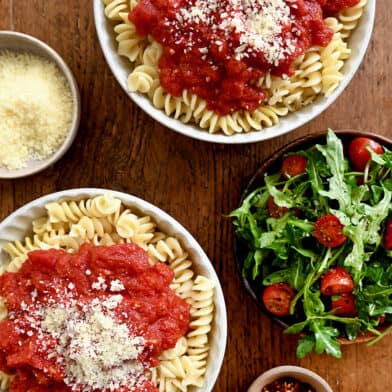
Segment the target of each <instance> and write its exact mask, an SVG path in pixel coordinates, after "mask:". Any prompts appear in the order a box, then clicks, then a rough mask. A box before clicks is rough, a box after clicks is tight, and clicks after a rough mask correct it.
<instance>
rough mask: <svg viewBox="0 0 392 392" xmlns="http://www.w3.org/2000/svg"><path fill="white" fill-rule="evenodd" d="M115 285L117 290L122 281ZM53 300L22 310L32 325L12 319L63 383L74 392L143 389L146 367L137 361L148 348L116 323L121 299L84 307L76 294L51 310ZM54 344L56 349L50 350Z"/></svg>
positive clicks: (112, 297) (111, 297)
mask: <svg viewBox="0 0 392 392" xmlns="http://www.w3.org/2000/svg"><path fill="white" fill-rule="evenodd" d="M113 282H115V285H117V284H118V282H120V281H116V280H115V281H113ZM69 285H73V284H71V283H70V284H69ZM69 285H68V286H69ZM50 299H53V298H51V297H49V300H48V304H36V303H32V304H31V305H27V304H24V306H22V308H24V310H25V311H26V312H28V313H29V316H28V317H27V318H26V320H27V321H28V324H26V323H25V322H23V324H19V319H15V314H14V313H13V312H10V315H9V317H10V319H11V320H14V322H15V323H16V324H17V325H20V327H19V326H18V327H17V328H16V331H17V332H18V333H20V334H26V335H27V336H29V337H31V336H33V335H34V333H36V335H37V342H39V348H38V350H39V351H40V352H41V353H43V354H44V355H46V358H47V359H48V360H55V361H56V363H57V364H58V365H60V366H61V368H62V372H63V374H64V383H65V384H66V385H67V386H68V387H69V388H70V390H72V391H83V392H95V391H97V390H99V391H118V390H122V389H123V388H125V387H126V388H129V390H133V388H136V387H138V386H139V387H140V386H141V385H143V383H144V382H145V381H146V380H147V378H146V377H147V376H146V365H145V364H144V363H143V362H141V361H140V360H139V356H140V354H141V353H142V352H143V351H144V350H145V348H146V346H147V345H148V343H147V342H146V341H145V339H144V337H142V336H137V335H135V334H134V333H133V332H132V330H131V329H130V328H129V326H128V325H127V324H125V323H121V322H119V321H117V320H116V317H115V314H114V313H113V310H114V309H116V308H117V306H118V305H119V304H120V303H121V301H122V299H123V297H122V296H121V295H119V294H117V295H109V296H108V297H107V298H106V299H102V298H94V299H92V300H91V301H89V302H86V303H80V302H79V301H78V300H76V299H75V298H74V296H73V294H72V292H65V293H64V297H63V298H62V300H61V301H60V302H58V301H53V302H56V303H54V304H49V303H51V302H52V301H50ZM26 327H27V328H28V329H26ZM51 341H52V342H53V341H54V342H56V344H55V345H52V344H49V345H48V342H51ZM43 370H44V371H47V369H46V368H44V369H43Z"/></svg>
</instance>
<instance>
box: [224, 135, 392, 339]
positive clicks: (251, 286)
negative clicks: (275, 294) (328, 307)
mask: <svg viewBox="0 0 392 392" xmlns="http://www.w3.org/2000/svg"><path fill="white" fill-rule="evenodd" d="M335 134H336V136H337V137H338V138H339V139H341V141H342V142H343V151H344V155H345V156H347V154H348V147H349V143H350V142H351V141H352V140H353V139H354V138H370V139H372V140H374V141H375V142H377V143H379V144H380V145H381V146H384V147H385V148H386V149H388V150H389V151H390V150H391V149H392V140H390V139H388V138H386V137H384V136H381V135H377V134H374V133H373V132H370V131H358V130H352V129H344V130H338V131H335ZM325 140H326V132H325V131H324V132H318V133H313V134H309V135H306V136H303V137H300V138H298V139H296V140H294V141H293V142H291V143H289V144H287V145H285V146H283V147H282V148H280V149H279V150H278V151H276V152H275V153H274V154H273V155H271V156H270V157H269V158H268V159H267V160H266V161H265V162H264V163H262V165H261V166H260V167H259V169H258V170H257V171H256V173H255V174H254V176H253V177H252V178H251V180H250V181H249V183H248V185H247V186H246V188H245V190H244V192H243V194H242V197H241V200H240V203H239V205H240V206H243V205H244V204H243V203H244V201H245V202H246V199H247V197H248V196H249V195H250V194H251V193H252V192H254V191H255V190H256V189H258V188H260V187H262V186H264V185H265V178H266V176H268V175H271V174H272V173H276V172H279V171H280V170H281V167H282V159H283V157H285V156H287V154H288V155H290V153H291V154H292V153H293V152H295V151H304V150H307V149H309V148H311V147H313V146H315V145H316V144H318V143H320V144H324V143H325ZM388 178H390V174H389V175H388ZM240 208H241V207H240ZM236 211H239V209H238V210H235V211H233V213H232V214H231V216H232V217H235V212H236ZM233 214H234V215H233ZM237 218H238V216H237ZM237 223H238V221H237ZM237 229H238V228H237ZM248 251H249V248H248V246H247V243H246V241H244V239H243V238H238V236H237V235H236V236H235V240H234V253H235V261H236V264H237V269H238V272H239V273H240V274H241V276H242V280H243V283H244V286H245V288H246V290H247V291H248V292H249V293H250V295H251V296H252V298H253V299H254V300H255V301H256V303H257V304H258V306H259V307H260V309H261V310H262V311H263V313H265V314H267V315H268V316H270V317H272V318H273V319H274V320H275V321H277V322H278V323H279V324H280V325H281V326H282V327H284V328H288V327H290V326H292V325H293V324H296V323H299V322H300V321H302V320H303V316H304V315H303V314H300V315H296V314H294V315H287V316H286V315H284V316H282V315H274V314H272V313H270V312H269V311H268V310H267V308H266V306H265V304H264V302H263V299H262V298H263V278H262V277H261V276H258V277H256V279H253V278H252V276H249V274H246V273H244V262H245V260H246V257H247V254H248ZM267 262H268V261H267ZM324 273H325V271H324ZM319 277H321V274H320V276H319ZM264 285H266V284H265V282H264ZM328 301H329V299H328ZM331 314H333V311H332V312H331ZM301 317H302V318H301ZM380 324H382V323H381V322H380ZM388 327H389V323H388V322H386V323H384V324H382V325H381V326H377V328H376V331H373V332H375V333H377V332H380V334H381V333H382V332H384V331H386V330H387V329H388ZM298 332H299V333H300V334H301V335H300V336H302V337H303V336H304V335H303V332H302V331H301V330H300V331H298ZM374 338H375V334H374V333H369V332H363V333H362V332H359V333H358V335H356V336H355V338H354V337H351V339H348V338H347V337H345V336H339V337H338V338H337V339H336V340H337V341H338V342H339V343H340V344H352V343H363V342H369V341H370V340H372V339H374ZM375 340H377V339H375Z"/></svg>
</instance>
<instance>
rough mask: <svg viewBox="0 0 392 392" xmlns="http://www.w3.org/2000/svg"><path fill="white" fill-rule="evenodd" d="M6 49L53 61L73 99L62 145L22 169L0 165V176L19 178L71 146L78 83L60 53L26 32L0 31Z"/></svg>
mask: <svg viewBox="0 0 392 392" xmlns="http://www.w3.org/2000/svg"><path fill="white" fill-rule="evenodd" d="M5 49H8V50H10V51H15V52H28V53H32V54H34V55H37V56H41V57H43V58H46V59H48V60H50V61H52V62H54V63H55V64H56V65H57V66H58V68H59V69H60V71H61V72H62V73H63V75H64V76H65V78H66V79H67V81H68V84H69V87H70V89H71V93H72V100H73V116H72V123H71V126H70V129H69V131H68V134H67V136H66V138H65V140H64V142H63V143H62V145H61V146H60V147H59V148H58V150H57V151H55V152H54V153H53V154H52V155H51V156H50V157H48V158H47V159H44V160H39V161H30V162H28V163H27V166H26V167H24V168H22V169H17V170H9V169H7V168H4V167H0V178H19V177H26V176H29V175H31V174H35V173H38V172H39V171H41V170H44V169H46V168H47V167H48V166H50V165H53V164H54V163H55V162H57V161H58V160H59V159H60V158H61V157H62V156H63V155H64V154H65V152H66V151H67V150H68V148H69V147H70V146H71V144H72V142H73V140H74V139H75V136H76V133H77V131H78V128H79V122H80V112H81V105H80V95H79V89H78V85H77V83H76V80H75V78H74V76H73V75H72V72H71V70H70V69H69V67H68V65H67V64H66V63H65V62H64V60H63V59H62V58H61V57H60V55H59V54H58V53H57V52H56V51H54V50H53V49H52V48H51V47H49V46H48V45H46V44H45V43H44V42H42V41H40V40H38V39H37V38H34V37H32V36H30V35H27V34H22V33H18V32H16V31H0V51H1V50H5Z"/></svg>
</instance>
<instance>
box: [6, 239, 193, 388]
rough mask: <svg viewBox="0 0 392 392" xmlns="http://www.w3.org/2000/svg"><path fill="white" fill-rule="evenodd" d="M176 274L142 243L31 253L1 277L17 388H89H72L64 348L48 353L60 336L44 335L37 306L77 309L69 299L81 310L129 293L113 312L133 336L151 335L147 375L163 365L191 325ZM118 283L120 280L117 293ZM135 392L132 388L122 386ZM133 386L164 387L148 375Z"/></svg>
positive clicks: (9, 364) (143, 356) (144, 355)
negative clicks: (161, 361) (75, 251)
mask: <svg viewBox="0 0 392 392" xmlns="http://www.w3.org/2000/svg"><path fill="white" fill-rule="evenodd" d="M173 277H174V274H173V271H172V270H171V269H170V268H169V267H168V266H166V265H164V264H162V263H157V264H155V265H151V264H150V262H149V258H148V255H147V253H146V252H145V251H144V250H142V249H141V248H139V247H138V246H136V245H134V244H121V245H114V246H108V247H93V246H91V245H88V244H85V245H83V246H82V247H81V249H80V251H79V253H78V254H75V255H73V254H69V253H66V252H64V251H62V250H54V249H53V250H42V251H34V252H30V253H29V257H28V260H27V261H26V262H25V263H24V264H23V266H22V268H21V269H20V270H19V271H18V272H17V273H5V274H4V275H2V276H0V296H2V297H4V298H5V300H6V305H7V309H8V315H9V317H8V319H6V320H3V321H2V322H1V323H0V370H2V371H4V372H6V373H11V374H16V376H15V378H14V379H13V381H12V384H11V388H10V391H11V392H22V391H23V392H26V391H30V392H33V391H34V392H46V391H48V392H49V391H53V390H55V391H71V390H72V391H82V390H83V387H82V386H81V387H80V388H79V387H78V386H77V387H76V388H75V389H72V386H71V385H66V383H65V382H64V377H65V373H66V369H64V365H62V363H63V362H61V360H59V358H61V356H62V353H58V355H56V356H55V357H51V356H50V355H48V352H49V351H50V350H52V351H53V349H54V347H56V344H57V343H58V342H57V341H56V339H53V337H47V338H46V339H42V334H41V336H40V332H39V331H40V328H39V325H40V322H41V324H42V320H40V319H39V317H38V316H37V314H39V312H38V311H37V309H42V308H44V309H46V308H47V307H48V306H53V305H52V304H58V303H61V304H64V305H65V308H67V307H70V306H71V305H70V299H69V298H72V300H73V302H74V304H75V303H76V306H77V307H80V306H82V304H87V306H90V304H92V303H93V302H92V301H94V299H95V300H96V299H97V298H98V299H99V300H100V301H104V300H105V299H108V298H109V299H110V298H112V297H113V295H114V294H116V295H117V296H119V295H121V301H120V302H119V304H117V306H116V307H115V308H114V309H112V310H111V314H112V315H113V317H114V318H115V320H116V322H117V323H119V324H121V325H125V326H126V327H127V329H128V330H129V331H130V333H131V334H132V335H137V336H141V337H142V338H143V339H144V340H145V342H146V344H145V346H144V349H143V351H142V352H141V353H140V355H139V356H138V358H137V361H138V362H139V363H140V364H141V365H142V367H143V369H144V373H145V371H147V369H148V368H151V367H155V366H157V364H158V363H159V361H158V357H159V355H160V354H161V353H162V351H163V350H166V349H169V348H172V347H174V346H175V344H176V342H177V340H178V339H179V338H180V337H181V336H184V335H185V334H186V332H187V331H188V328H189V317H190V316H189V314H190V305H189V304H188V303H186V302H185V301H184V300H183V299H181V298H180V297H179V296H177V295H176V293H175V292H174V291H173V290H172V289H170V288H169V285H170V283H171V282H172V280H173ZM97 282H98V283H97ZM110 282H112V285H111V284H110ZM113 282H116V283H117V284H118V282H120V287H119V289H117V290H116V292H113ZM45 307H46V308H45ZM37 325H38V327H37ZM32 326H36V328H33V327H32ZM103 390H104V391H106V390H107V391H109V389H103ZM130 390H131V389H129V388H127V386H121V387H119V388H117V389H116V391H118V392H120V391H121V392H127V391H130ZM94 391H95V390H94ZM132 391H135V392H157V391H158V389H157V388H156V387H155V386H153V385H152V383H151V382H150V381H149V380H148V379H147V378H143V379H141V380H140V382H138V386H137V387H136V389H132Z"/></svg>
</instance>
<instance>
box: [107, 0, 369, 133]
mask: <svg viewBox="0 0 392 392" xmlns="http://www.w3.org/2000/svg"><path fill="white" fill-rule="evenodd" d="M104 4H105V15H106V16H107V17H108V18H109V19H110V20H112V21H114V22H115V23H117V24H116V25H115V26H114V32H115V35H116V39H117V41H118V53H119V54H120V55H121V56H125V57H127V58H128V59H129V60H130V62H131V63H133V65H134V68H133V70H131V71H130V73H129V76H128V80H127V85H128V90H129V91H130V92H139V93H142V94H146V95H147V96H148V97H149V99H150V100H151V103H152V104H153V106H155V107H156V108H157V109H160V110H162V111H163V112H164V113H165V114H166V115H167V116H170V117H173V118H174V119H176V120H179V121H181V122H183V123H194V124H196V125H198V126H199V127H200V128H201V129H204V130H206V131H207V132H209V133H218V132H221V133H223V134H225V135H227V136H231V135H234V134H236V133H241V132H250V131H255V130H256V131H260V130H262V129H264V128H268V127H272V126H274V125H277V124H278V123H279V121H280V118H281V117H284V116H287V115H288V114H289V113H291V112H295V111H297V110H300V109H301V108H303V107H304V106H307V105H309V104H311V103H312V102H314V101H315V100H316V99H317V98H318V97H319V96H326V97H328V96H330V95H331V94H332V93H333V92H334V91H335V90H336V88H337V87H338V85H339V83H340V82H341V81H342V79H343V77H344V76H343V74H342V72H341V70H342V67H343V65H344V62H345V60H346V59H347V58H348V57H349V56H350V50H349V49H348V47H347V39H348V38H349V36H350V35H351V33H352V31H353V30H354V29H355V28H356V27H357V25H358V22H359V20H360V18H361V17H362V14H363V12H364V8H365V6H366V4H367V0H360V2H359V3H358V4H357V5H356V6H354V7H351V8H348V9H346V10H344V11H341V12H339V14H338V15H336V17H329V18H327V19H326V20H325V21H326V23H327V24H328V25H329V26H330V27H332V29H333V30H334V36H333V39H332V40H331V42H330V43H329V44H328V45H327V47H325V48H322V47H312V48H310V49H309V50H308V51H307V52H306V53H304V54H303V55H302V56H300V57H299V58H298V59H297V60H296V61H295V62H294V64H293V68H294V69H295V72H294V75H292V76H291V77H290V78H286V79H282V78H279V77H271V76H270V75H268V74H267V75H266V76H265V77H264V78H263V79H262V80H261V81H259V83H258V86H259V87H263V88H264V89H265V90H266V92H267V94H268V97H267V99H266V101H265V102H263V103H262V104H261V105H260V106H259V107H258V108H257V109H256V110H254V111H253V112H248V111H245V110H240V111H237V112H234V113H232V114H228V115H225V116H220V115H218V114H217V113H214V112H213V111H211V110H208V108H207V104H206V102H205V101H204V100H203V99H201V98H199V97H197V96H196V95H195V94H190V93H189V92H188V91H186V90H185V91H183V94H182V96H181V97H174V96H172V95H170V94H169V93H167V92H165V91H164V89H163V88H162V86H161V84H160V80H159V68H158V60H159V57H160V55H161V53H162V48H161V46H160V45H159V44H158V43H157V42H155V41H154V40H153V39H152V38H148V39H146V38H142V37H140V36H138V34H137V32H136V30H135V26H134V25H133V24H132V22H130V21H129V19H128V12H129V11H130V10H131V9H132V8H133V7H134V6H135V5H136V4H137V0H132V1H124V0H104Z"/></svg>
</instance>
